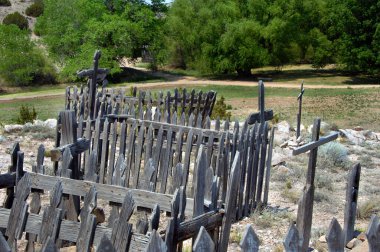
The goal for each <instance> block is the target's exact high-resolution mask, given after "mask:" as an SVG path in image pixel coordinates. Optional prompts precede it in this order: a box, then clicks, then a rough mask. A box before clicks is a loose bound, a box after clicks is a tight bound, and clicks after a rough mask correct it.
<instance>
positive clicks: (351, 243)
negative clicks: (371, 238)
mask: <svg viewBox="0 0 380 252" xmlns="http://www.w3.org/2000/svg"><path fill="white" fill-rule="evenodd" d="M362 243H363V242H362V241H361V240H359V239H357V238H354V239H352V240H351V241H349V242H348V243H347V245H346V247H347V248H349V249H353V248H355V247H357V246H359V245H360V244H362Z"/></svg>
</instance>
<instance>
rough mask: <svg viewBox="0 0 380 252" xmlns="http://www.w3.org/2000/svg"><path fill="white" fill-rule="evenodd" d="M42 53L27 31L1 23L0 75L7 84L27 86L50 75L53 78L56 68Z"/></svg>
mask: <svg viewBox="0 0 380 252" xmlns="http://www.w3.org/2000/svg"><path fill="white" fill-rule="evenodd" d="M42 55H43V54H42V53H41V51H40V50H39V49H38V48H37V47H36V46H35V45H34V43H33V42H32V41H30V39H29V34H28V32H27V31H25V30H20V29H19V28H18V27H17V26H16V25H0V77H1V78H2V79H4V80H5V81H6V84H10V85H17V86H25V85H30V84H33V83H34V82H36V81H37V79H38V78H43V79H44V78H45V77H48V76H50V77H49V80H51V78H53V77H54V70H53V68H52V67H51V66H50V65H49V64H48V63H47V61H46V59H45V58H44V57H43V56H42Z"/></svg>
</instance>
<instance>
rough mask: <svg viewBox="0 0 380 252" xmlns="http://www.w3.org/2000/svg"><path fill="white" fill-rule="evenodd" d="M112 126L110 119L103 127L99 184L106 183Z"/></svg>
mask: <svg viewBox="0 0 380 252" xmlns="http://www.w3.org/2000/svg"><path fill="white" fill-rule="evenodd" d="M109 127H110V124H109V122H108V118H106V119H105V121H104V125H103V133H102V154H101V155H102V156H101V160H100V171H99V183H101V184H103V183H105V182H106V181H105V176H106V172H107V170H106V168H107V163H108V149H109V141H108V134H109V133H108V132H109Z"/></svg>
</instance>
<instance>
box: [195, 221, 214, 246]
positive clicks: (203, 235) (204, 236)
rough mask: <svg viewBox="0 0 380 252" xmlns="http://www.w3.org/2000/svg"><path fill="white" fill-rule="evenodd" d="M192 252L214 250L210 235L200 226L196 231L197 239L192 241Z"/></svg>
mask: <svg viewBox="0 0 380 252" xmlns="http://www.w3.org/2000/svg"><path fill="white" fill-rule="evenodd" d="M193 251H194V252H214V251H215V244H214V242H213V241H212V239H211V237H210V235H209V234H208V233H207V230H206V229H205V228H204V226H202V227H201V228H200V230H199V232H198V236H197V239H196V240H195V242H194V246H193Z"/></svg>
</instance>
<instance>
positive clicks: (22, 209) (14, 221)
mask: <svg viewBox="0 0 380 252" xmlns="http://www.w3.org/2000/svg"><path fill="white" fill-rule="evenodd" d="M30 192H31V183H30V180H29V177H28V176H24V177H23V178H22V179H21V180H20V182H19V183H18V185H17V191H16V197H15V200H14V202H13V205H12V209H11V212H10V214H9V221H8V225H7V230H6V231H5V235H6V236H8V245H9V247H10V248H11V249H13V246H14V245H15V243H14V241H15V240H18V239H21V236H22V233H23V231H24V227H25V224H26V220H27V212H28V204H27V203H26V198H27V197H28V196H29V193H30Z"/></svg>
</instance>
